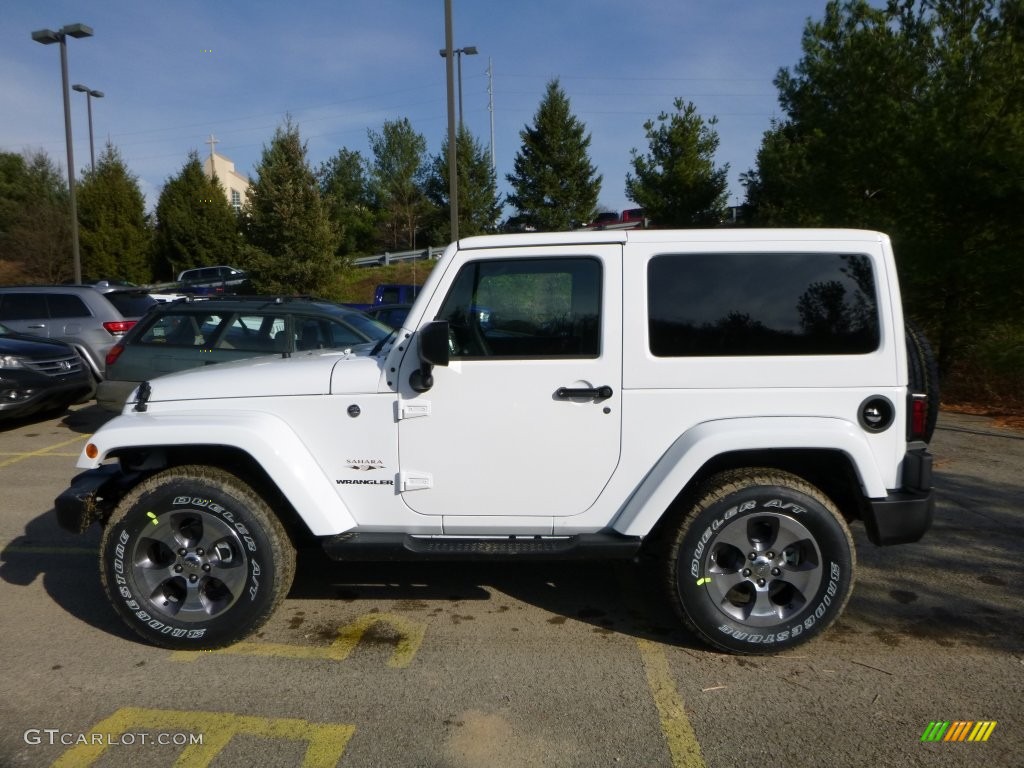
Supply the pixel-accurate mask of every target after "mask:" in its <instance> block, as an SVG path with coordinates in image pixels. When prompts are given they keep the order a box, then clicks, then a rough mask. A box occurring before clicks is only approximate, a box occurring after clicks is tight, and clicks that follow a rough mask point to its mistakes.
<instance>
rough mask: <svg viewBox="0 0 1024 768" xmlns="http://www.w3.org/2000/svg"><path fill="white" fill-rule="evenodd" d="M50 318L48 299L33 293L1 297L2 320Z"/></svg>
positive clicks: (9, 294)
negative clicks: (47, 308) (47, 306)
mask: <svg viewBox="0 0 1024 768" xmlns="http://www.w3.org/2000/svg"><path fill="white" fill-rule="evenodd" d="M47 317H49V313H48V312H47V310H46V299H45V298H43V296H40V295H37V294H32V293H8V294H7V295H5V296H0V320H42V319H45V318H47Z"/></svg>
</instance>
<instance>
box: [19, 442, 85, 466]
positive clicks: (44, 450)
mask: <svg viewBox="0 0 1024 768" xmlns="http://www.w3.org/2000/svg"><path fill="white" fill-rule="evenodd" d="M88 438H89V436H88V435H76V436H75V437H73V438H71V439H70V440H65V441H64V442H63V443H57V444H56V445H51V446H49V447H47V448H40V449H39V450H37V451H28V452H27V453H16V454H14V455H13V456H12V457H11V458H9V459H4V460H3V461H0V468H2V467H7V466H10V465H11V464H17V463H18V462H19V461H23V460H25V459H31V458H32V457H33V456H43V455H45V454H49V453H50V451H52V450H54V449H55V448H63V447H64V446H65V445H71V444H72V443H80V442H82V441H83V440H87V439H88ZM75 455H76V456H77V455H78V454H75Z"/></svg>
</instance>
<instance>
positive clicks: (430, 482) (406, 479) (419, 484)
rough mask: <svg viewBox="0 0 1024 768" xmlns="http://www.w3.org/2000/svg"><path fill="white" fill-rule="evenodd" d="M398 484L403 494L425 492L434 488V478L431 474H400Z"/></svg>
mask: <svg viewBox="0 0 1024 768" xmlns="http://www.w3.org/2000/svg"><path fill="white" fill-rule="evenodd" d="M398 483H399V487H400V488H401V489H402V490H401V492H402V493H405V492H406V491H424V490H426V489H428V488H433V487H434V476H433V475H432V474H430V473H429V472H399V473H398Z"/></svg>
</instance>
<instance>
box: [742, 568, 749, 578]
mask: <svg viewBox="0 0 1024 768" xmlns="http://www.w3.org/2000/svg"><path fill="white" fill-rule="evenodd" d="M743 575H744V576H749V575H750V569H749V568H744V569H743Z"/></svg>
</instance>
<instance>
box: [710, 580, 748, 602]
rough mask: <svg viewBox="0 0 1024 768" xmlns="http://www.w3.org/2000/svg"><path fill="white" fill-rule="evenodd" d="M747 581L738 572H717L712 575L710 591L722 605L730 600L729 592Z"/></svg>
mask: <svg viewBox="0 0 1024 768" xmlns="http://www.w3.org/2000/svg"><path fill="white" fill-rule="evenodd" d="M745 581H746V579H745V578H744V577H743V576H742V575H741V574H740V573H738V572H733V573H716V574H714V575H713V576H711V577H710V581H709V582H708V592H710V593H711V595H712V596H713V597H714V598H715V600H716V602H718V603H719V604H720V605H721V604H723V603H727V602H730V601H729V598H728V597H727V595H728V594H729V592H730V591H731V590H732V589H734V588H735V587H737V586H739V585H740V584H742V583H743V582H745Z"/></svg>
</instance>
